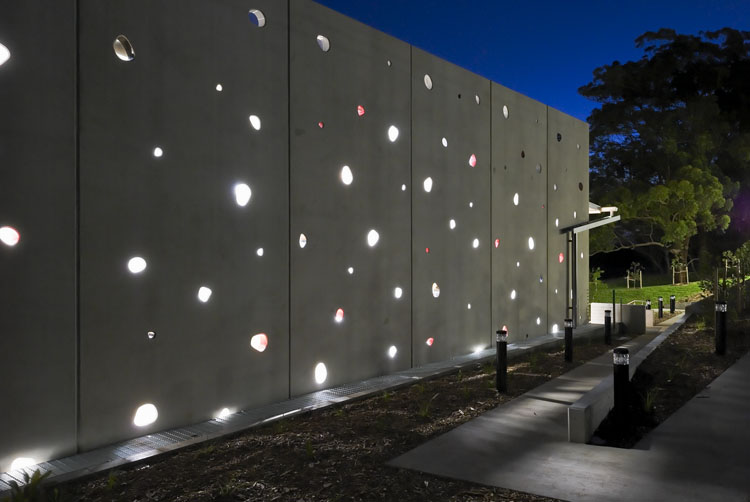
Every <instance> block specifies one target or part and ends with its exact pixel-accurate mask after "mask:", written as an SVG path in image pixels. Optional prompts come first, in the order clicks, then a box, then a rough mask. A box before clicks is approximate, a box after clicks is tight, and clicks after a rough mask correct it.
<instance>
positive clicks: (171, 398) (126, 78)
mask: <svg viewBox="0 0 750 502" xmlns="http://www.w3.org/2000/svg"><path fill="white" fill-rule="evenodd" d="M250 9H259V11H260V12H262V14H263V16H262V17H263V18H264V21H265V24H264V26H257V25H256V24H254V23H253V19H252V16H250V15H249V10H250ZM79 10H80V22H79V26H80V33H79V36H80V88H79V91H80V96H81V103H80V115H79V127H80V206H81V237H80V239H81V242H80V246H81V247H80V253H81V255H80V261H81V270H80V290H81V333H80V357H81V359H80V374H81V402H80V436H79V445H80V447H81V448H83V449H88V448H91V447H94V446H96V445H101V444H104V443H108V442H111V441H114V440H119V439H123V438H127V437H131V436H137V435H142V434H145V433H148V432H150V431H153V430H159V429H165V428H168V427H173V426H178V425H182V424H187V423H192V422H196V421H200V420H205V419H207V418H210V417H212V416H214V415H215V414H217V413H218V412H219V411H220V410H222V409H223V408H228V409H229V410H230V411H232V410H235V409H237V408H243V407H248V406H253V405H259V404H263V403H268V402H271V401H275V400H280V399H284V398H286V397H287V396H288V379H287V374H288V373H287V372H288V232H287V228H288V169H287V166H288V133H287V131H288V114H287V102H288V101H287V100H288V96H287V87H286V85H285V83H286V82H287V79H288V68H287V67H288V65H287V56H288V30H287V22H288V16H287V4H286V2H279V1H276V0H253V1H252V2H249V1H237V2H228V1H219V2H206V1H204V0H187V1H184V2H180V3H179V5H177V4H174V3H171V2H153V1H148V0H136V1H133V2H126V3H123V2H114V1H102V0H84V1H81V2H79ZM255 19H256V20H257V19H258V18H257V17H256V18H255ZM261 24H262V23H261ZM121 36H122V37H124V38H120V37H121ZM116 40H117V42H115V41H116ZM133 55H134V57H133V58H132V60H128V59H130V57H131V56H133ZM134 258H136V259H135V260H134ZM138 258H140V259H138ZM144 267H145V269H144ZM255 335H265V336H259V337H258V338H255V343H254V347H255V348H253V346H251V341H252V340H253V339H254V338H253V337H254V336H255ZM266 341H267V344H266V343H265V342H266ZM146 404H153V405H154V407H155V410H156V411H157V412H158V418H156V420H155V421H154V422H152V423H149V422H150V421H151V419H153V418H155V417H154V416H153V413H149V411H150V412H153V411H154V410H153V409H152V408H150V407H146V408H141V406H142V405H146ZM138 410H140V414H139V413H138ZM136 422H139V423H148V424H147V425H142V426H138V425H137V424H136Z"/></svg>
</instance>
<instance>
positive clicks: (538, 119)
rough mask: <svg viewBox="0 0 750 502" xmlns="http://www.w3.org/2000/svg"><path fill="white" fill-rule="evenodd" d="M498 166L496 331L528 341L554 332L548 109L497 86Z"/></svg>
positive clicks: (495, 145)
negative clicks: (549, 255) (549, 297)
mask: <svg viewBox="0 0 750 502" xmlns="http://www.w3.org/2000/svg"><path fill="white" fill-rule="evenodd" d="M492 160H493V162H492V163H493V169H492V170H493V175H492V239H493V251H492V252H493V257H492V258H493V259H492V278H493V280H492V284H493V291H492V299H493V305H492V313H493V328H494V329H495V330H497V329H499V328H501V327H503V326H505V327H506V328H507V330H508V340H509V341H510V342H519V341H526V340H528V339H530V338H533V337H537V336H542V335H545V334H546V333H548V332H549V330H550V326H549V325H548V320H547V283H548V282H549V279H548V273H547V226H546V225H547V171H548V166H547V107H546V105H544V104H542V103H539V102H538V101H534V100H533V99H531V98H528V97H526V96H523V95H522V94H519V93H517V92H515V91H511V90H510V89H507V88H505V87H503V86H501V85H499V84H494V83H493V85H492ZM495 246H496V247H495Z"/></svg>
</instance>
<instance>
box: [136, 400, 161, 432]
mask: <svg viewBox="0 0 750 502" xmlns="http://www.w3.org/2000/svg"><path fill="white" fill-rule="evenodd" d="M157 418H159V412H158V411H157V409H156V406H154V405H153V404H151V403H146V404H142V405H141V406H139V407H138V409H137V410H136V411H135V416H134V417H133V424H134V425H135V426H136V427H145V426H147V425H150V424H153V423H154V422H156V419H157Z"/></svg>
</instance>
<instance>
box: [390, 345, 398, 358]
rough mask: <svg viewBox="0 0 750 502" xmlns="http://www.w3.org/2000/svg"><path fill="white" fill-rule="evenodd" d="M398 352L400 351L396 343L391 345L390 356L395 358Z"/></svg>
mask: <svg viewBox="0 0 750 502" xmlns="http://www.w3.org/2000/svg"><path fill="white" fill-rule="evenodd" d="M397 353H398V349H397V348H396V346H395V345H391V346H390V347H389V348H388V357H390V358H391V359H393V358H394V357H396V354H397Z"/></svg>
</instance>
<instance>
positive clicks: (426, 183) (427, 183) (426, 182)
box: [422, 177, 432, 193]
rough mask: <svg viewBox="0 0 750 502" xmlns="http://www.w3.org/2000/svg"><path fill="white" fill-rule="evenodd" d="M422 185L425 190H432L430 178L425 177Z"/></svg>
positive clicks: (428, 191)
mask: <svg viewBox="0 0 750 502" xmlns="http://www.w3.org/2000/svg"><path fill="white" fill-rule="evenodd" d="M422 186H423V187H424V191H425V192H427V193H430V192H431V191H432V178H429V177H428V178H425V180H424V182H422Z"/></svg>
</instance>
